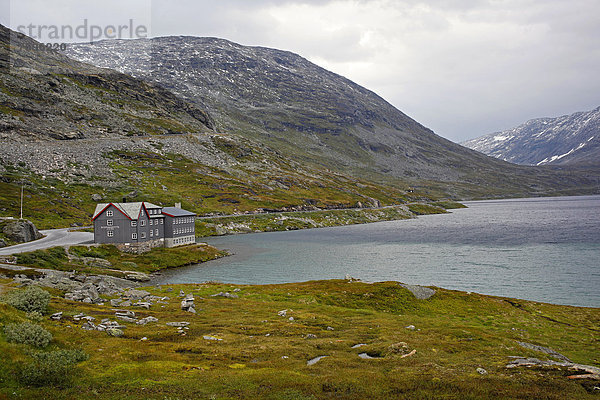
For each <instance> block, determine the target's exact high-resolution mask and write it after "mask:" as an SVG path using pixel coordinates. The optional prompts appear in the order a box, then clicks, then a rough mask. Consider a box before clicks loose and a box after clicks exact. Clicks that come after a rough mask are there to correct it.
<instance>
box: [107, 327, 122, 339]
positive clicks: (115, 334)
mask: <svg viewBox="0 0 600 400" xmlns="http://www.w3.org/2000/svg"><path fill="white" fill-rule="evenodd" d="M106 333H108V335H109V336H113V337H119V338H120V337H123V335H125V332H123V331H122V330H121V329H118V328H108V329H106Z"/></svg>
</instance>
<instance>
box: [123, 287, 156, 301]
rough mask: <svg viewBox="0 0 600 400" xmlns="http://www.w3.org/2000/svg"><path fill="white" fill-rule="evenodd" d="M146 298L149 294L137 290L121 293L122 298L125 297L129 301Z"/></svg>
mask: <svg viewBox="0 0 600 400" xmlns="http://www.w3.org/2000/svg"><path fill="white" fill-rule="evenodd" d="M146 296H150V292H147V291H145V290H138V289H128V290H126V291H125V292H124V293H123V297H126V298H128V299H129V300H142V299H144V297H146Z"/></svg>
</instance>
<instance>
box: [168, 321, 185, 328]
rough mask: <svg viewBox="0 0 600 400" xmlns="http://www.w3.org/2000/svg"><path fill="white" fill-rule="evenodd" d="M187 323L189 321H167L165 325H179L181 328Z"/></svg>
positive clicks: (177, 326)
mask: <svg viewBox="0 0 600 400" xmlns="http://www.w3.org/2000/svg"><path fill="white" fill-rule="evenodd" d="M189 324H190V323H189V322H185V321H182V322H167V323H166V325H167V326H174V327H176V328H179V327H182V328H183V327H184V326H188V325H189Z"/></svg>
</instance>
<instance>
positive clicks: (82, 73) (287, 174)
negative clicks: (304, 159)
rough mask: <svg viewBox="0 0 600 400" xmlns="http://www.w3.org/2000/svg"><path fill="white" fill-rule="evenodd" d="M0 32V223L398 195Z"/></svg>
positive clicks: (43, 223) (165, 94)
mask: <svg viewBox="0 0 600 400" xmlns="http://www.w3.org/2000/svg"><path fill="white" fill-rule="evenodd" d="M37 46H38V44H37V42H35V41H33V40H32V39H29V38H27V37H25V36H23V35H19V34H17V33H14V32H11V31H10V30H8V29H6V28H4V27H0V50H1V51H0V140H1V142H2V151H0V216H14V215H18V209H19V202H20V198H19V195H20V187H21V184H23V183H24V184H25V210H24V215H25V216H26V217H27V218H30V219H32V220H34V221H35V222H36V224H38V226H40V227H42V228H49V227H62V226H68V225H69V224H72V223H79V224H82V223H83V224H88V223H89V216H90V213H91V212H92V211H93V209H94V203H95V202H98V201H120V200H121V199H122V198H123V196H126V197H127V198H128V199H130V200H134V199H135V200H146V201H152V202H155V203H157V204H164V205H170V204H173V203H174V202H180V201H182V202H183V206H184V207H186V208H188V209H191V210H194V211H196V212H198V213H201V214H202V213H231V212H236V211H239V212H251V211H254V210H257V209H261V208H268V209H280V210H283V209H285V210H291V209H295V210H298V209H314V208H317V207H319V208H330V207H331V208H337V207H348V206H355V205H357V204H364V205H365V206H367V205H372V204H378V203H379V202H381V203H383V204H392V203H398V202H402V201H404V200H405V199H406V200H410V199H411V198H412V199H414V198H418V197H419V196H420V195H419V194H414V193H413V194H410V195H407V194H406V192H405V191H404V190H402V188H401V187H400V185H396V186H395V187H388V186H384V185H381V184H372V183H371V182H368V181H367V180H366V179H357V178H354V177H350V176H347V175H344V174H339V173H334V172H331V171H328V170H326V169H325V168H323V167H318V166H314V165H313V166H310V165H303V164H302V163H300V162H298V161H295V160H294V159H293V158H292V157H289V155H287V154H286V155H284V154H281V153H279V152H277V151H274V150H272V149H271V148H269V147H268V146H265V145H264V144H262V143H260V142H258V141H256V140H250V139H245V138H243V137H241V136H238V135H236V134H232V133H215V132H214V131H213V128H214V122H213V119H212V117H211V116H210V114H209V113H208V112H206V111H204V109H203V108H202V107H200V106H198V105H195V104H192V103H190V102H187V101H185V100H182V99H181V98H179V97H177V96H176V95H174V94H173V93H172V92H170V91H168V90H167V89H164V88H162V87H159V86H156V85H155V84H152V83H147V82H144V81H142V80H140V79H137V78H133V77H131V76H128V75H124V74H122V73H118V72H116V71H111V70H106V69H101V68H97V67H93V66H91V65H87V64H83V63H80V62H77V61H75V60H71V59H69V58H68V57H66V56H64V55H62V54H58V53H56V52H52V51H46V50H40V49H39V48H38V47H37Z"/></svg>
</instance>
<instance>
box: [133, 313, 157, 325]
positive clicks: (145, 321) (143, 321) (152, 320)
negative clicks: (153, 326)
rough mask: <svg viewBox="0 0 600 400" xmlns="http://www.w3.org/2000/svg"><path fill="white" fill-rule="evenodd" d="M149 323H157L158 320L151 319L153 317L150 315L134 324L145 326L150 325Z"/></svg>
mask: <svg viewBox="0 0 600 400" xmlns="http://www.w3.org/2000/svg"><path fill="white" fill-rule="evenodd" d="M150 322H158V318H156V317H153V316H151V315H150V316H148V317H146V318H142V319H140V320H139V321H137V322H136V324H138V325H146V324H147V323H150Z"/></svg>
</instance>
